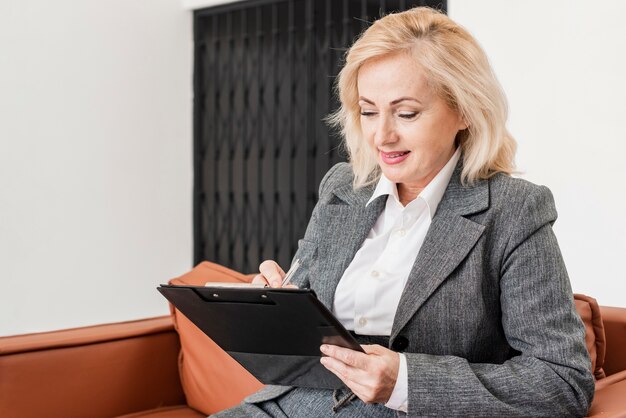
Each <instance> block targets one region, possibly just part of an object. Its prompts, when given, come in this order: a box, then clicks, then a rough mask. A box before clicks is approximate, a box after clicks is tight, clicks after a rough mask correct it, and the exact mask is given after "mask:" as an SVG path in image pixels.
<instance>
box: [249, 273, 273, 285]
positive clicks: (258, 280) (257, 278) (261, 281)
mask: <svg viewBox="0 0 626 418" xmlns="http://www.w3.org/2000/svg"><path fill="white" fill-rule="evenodd" d="M252 283H258V284H267V285H269V283H268V282H267V280H265V277H263V276H262V275H260V274H257V275H256V276H254V278H253V279H252Z"/></svg>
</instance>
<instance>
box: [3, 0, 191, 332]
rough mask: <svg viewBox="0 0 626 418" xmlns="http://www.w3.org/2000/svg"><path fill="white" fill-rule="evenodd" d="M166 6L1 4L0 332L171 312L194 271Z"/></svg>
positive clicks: (121, 0) (184, 114)
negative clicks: (171, 300)
mask: <svg viewBox="0 0 626 418" xmlns="http://www.w3.org/2000/svg"><path fill="white" fill-rule="evenodd" d="M191 69H192V28H191V13H189V12H188V11H186V10H184V9H183V8H182V7H181V4H180V2H179V1H176V0H133V1H128V0H107V1H102V0H73V1H72V0H54V1H48V0H0V335H10V334H15V333H25V332H33V331H41V330H49V329H57V328H65V327H75V326H81V325H88V324H96V323H102V322H114V321H122V320H129V319H136V318H142V317H149V316H154V315H161V314H166V313H167V304H166V302H165V299H163V298H162V297H161V296H160V294H158V292H157V291H156V290H155V287H156V286H157V285H158V284H159V283H162V282H165V281H167V280H168V278H170V277H173V276H176V275H179V274H181V273H183V272H185V271H187V270H189V268H191V266H192V237H191V231H192V220H191V214H192V209H191V203H192V202H191V192H192V154H191V146H192V137H191V126H192V77H191V75H192V70H191Z"/></svg>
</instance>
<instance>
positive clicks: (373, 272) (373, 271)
mask: <svg viewBox="0 0 626 418" xmlns="http://www.w3.org/2000/svg"><path fill="white" fill-rule="evenodd" d="M370 274H371V275H372V277H378V276H380V273H379V272H378V271H377V270H372V272H371V273H370Z"/></svg>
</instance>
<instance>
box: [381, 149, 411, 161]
mask: <svg viewBox="0 0 626 418" xmlns="http://www.w3.org/2000/svg"><path fill="white" fill-rule="evenodd" d="M379 152H380V158H381V159H382V160H383V162H384V163H385V164H398V163H401V162H402V161H404V160H406V159H407V158H408V156H409V153H410V152H411V151H393V152H383V151H379Z"/></svg>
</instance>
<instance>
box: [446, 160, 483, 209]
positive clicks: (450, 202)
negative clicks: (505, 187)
mask: <svg viewBox="0 0 626 418" xmlns="http://www.w3.org/2000/svg"><path fill="white" fill-rule="evenodd" d="M462 171H463V158H461V159H460V160H459V162H458V163H457V165H456V168H455V169H454V173H453V174H452V177H451V178H450V183H448V187H447V188H446V191H445V193H444V195H443V197H442V198H441V202H440V203H439V206H438V207H437V212H436V213H435V216H437V213H439V212H442V211H449V212H452V213H456V214H458V215H461V216H467V215H472V214H474V213H478V212H482V211H484V210H486V209H487V208H488V207H489V181H488V180H486V179H481V180H476V181H474V183H473V184H472V185H469V184H468V185H463V184H462V183H461V172H462Z"/></svg>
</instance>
